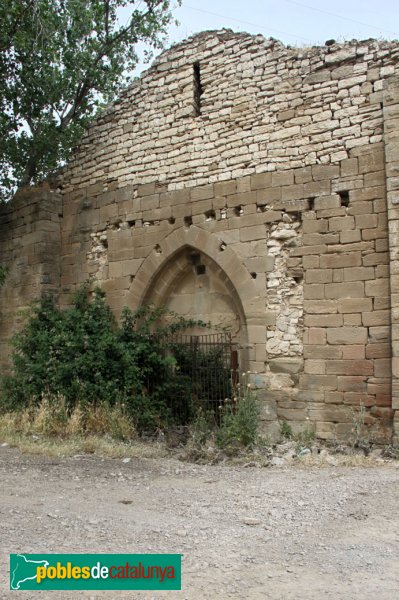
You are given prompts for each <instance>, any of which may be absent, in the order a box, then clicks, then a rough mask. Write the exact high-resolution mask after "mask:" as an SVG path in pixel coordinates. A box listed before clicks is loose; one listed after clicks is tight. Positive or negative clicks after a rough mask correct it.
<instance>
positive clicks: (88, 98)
mask: <svg viewBox="0 0 399 600" xmlns="http://www.w3.org/2000/svg"><path fill="white" fill-rule="evenodd" d="M170 4H171V3H170V1H169V0H140V1H135V2H127V1H125V0H2V1H1V3H0V23H1V27H0V102H1V106H0V139H1V140H2V142H1V145H0V189H1V190H2V193H3V196H4V195H7V194H8V195H9V194H10V190H12V189H13V188H14V187H15V185H20V184H27V183H30V182H34V181H37V180H40V179H42V178H43V177H45V176H47V175H48V174H49V173H51V171H53V170H54V169H56V168H57V167H58V166H59V165H60V164H61V163H63V162H64V161H66V160H67V158H68V156H69V154H70V151H71V148H72V147H73V146H74V145H75V144H76V143H77V141H78V140H79V138H80V136H81V135H82V132H83V129H84V127H85V126H86V125H87V123H88V121H89V120H90V119H91V118H93V116H94V115H95V114H96V112H97V111H98V109H99V107H101V106H102V105H103V104H104V103H108V102H110V101H111V100H113V99H114V98H115V96H116V95H117V94H118V92H119V91H120V89H121V87H123V86H125V85H126V84H127V83H128V82H129V73H131V72H132V70H133V69H134V68H135V66H136V64H137V61H138V57H137V53H136V44H137V43H138V42H146V43H149V44H150V45H151V46H152V47H160V46H161V45H162V40H163V36H164V34H165V33H166V29H167V26H168V25H169V24H170V23H171V20H172V15H171V10H170ZM127 8H129V10H130V19H129V20H128V22H127V23H124V24H120V23H119V16H120V14H121V13H120V11H121V9H127Z"/></svg>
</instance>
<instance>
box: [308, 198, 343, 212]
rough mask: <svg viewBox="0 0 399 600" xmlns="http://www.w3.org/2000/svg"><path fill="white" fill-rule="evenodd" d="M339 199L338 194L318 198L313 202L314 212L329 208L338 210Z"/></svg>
mask: <svg viewBox="0 0 399 600" xmlns="http://www.w3.org/2000/svg"><path fill="white" fill-rule="evenodd" d="M340 206H341V199H340V197H339V196H338V194H333V195H332V196H320V197H319V198H315V200H314V210H325V209H329V208H339V207H340Z"/></svg>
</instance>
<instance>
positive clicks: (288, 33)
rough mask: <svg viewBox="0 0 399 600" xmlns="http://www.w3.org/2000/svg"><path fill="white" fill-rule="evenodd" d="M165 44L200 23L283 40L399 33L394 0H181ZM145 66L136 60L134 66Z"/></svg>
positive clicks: (398, 1)
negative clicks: (177, 23) (137, 64)
mask: <svg viewBox="0 0 399 600" xmlns="http://www.w3.org/2000/svg"><path fill="white" fill-rule="evenodd" d="M173 13H174V15H175V17H176V19H177V20H178V21H179V23H180V24H179V26H178V27H172V28H170V34H169V44H168V45H169V46H170V45H171V44H172V43H176V42H180V41H182V40H184V39H185V38H187V37H189V36H190V35H192V34H193V33H198V32H199V31H204V30H206V29H222V28H224V27H225V28H229V29H233V30H234V31H246V32H248V33H253V34H257V33H261V34H262V35H264V36H265V37H274V38H277V39H278V40H280V41H282V42H284V43H285V44H287V45H293V46H309V45H310V46H313V45H323V44H324V42H325V41H326V40H329V39H335V40H337V41H341V42H342V41H344V40H351V39H354V38H356V39H359V40H365V39H369V38H378V39H380V38H384V39H390V40H392V39H399V0H335V1H334V2H331V0H330V1H327V0H303V1H302V0H187V1H186V0H183V3H182V6H180V7H177V8H176V9H175V10H174V11H173ZM143 68H147V66H141V68H140V69H139V71H140V70H142V69H143Z"/></svg>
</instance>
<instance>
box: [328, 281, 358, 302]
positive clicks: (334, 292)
mask: <svg viewBox="0 0 399 600" xmlns="http://www.w3.org/2000/svg"><path fill="white" fill-rule="evenodd" d="M324 292H325V297H326V298H327V299H329V298H337V299H339V298H363V297H364V283H363V282H362V281H352V282H346V283H327V284H326V285H325V290H324Z"/></svg>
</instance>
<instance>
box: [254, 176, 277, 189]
mask: <svg viewBox="0 0 399 600" xmlns="http://www.w3.org/2000/svg"><path fill="white" fill-rule="evenodd" d="M271 185H272V174H271V173H254V174H253V175H251V190H261V189H264V188H268V187H270V186H271Z"/></svg>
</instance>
